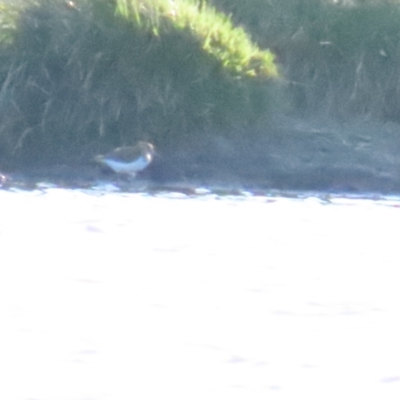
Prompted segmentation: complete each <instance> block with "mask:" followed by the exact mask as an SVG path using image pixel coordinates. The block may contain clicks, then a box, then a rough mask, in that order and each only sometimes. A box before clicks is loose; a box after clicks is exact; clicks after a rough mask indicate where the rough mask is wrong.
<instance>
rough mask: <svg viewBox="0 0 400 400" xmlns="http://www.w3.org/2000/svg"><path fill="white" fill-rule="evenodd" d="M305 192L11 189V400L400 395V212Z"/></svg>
mask: <svg viewBox="0 0 400 400" xmlns="http://www.w3.org/2000/svg"><path fill="white" fill-rule="evenodd" d="M200 193H203V192H201V191H200ZM303 197H304V198H298V197H297V198H284V197H279V196H275V197H268V196H251V195H243V196H217V195H214V194H212V193H208V192H207V191H204V194H203V195H197V196H192V197H190V196H185V195H184V194H182V193H171V192H170V193H160V194H154V195H148V194H140V193H139V194H123V193H109V192H108V193H106V192H105V191H103V190H101V189H99V190H92V191H87V192H85V191H82V190H81V191H74V190H63V189H56V188H55V189H45V190H42V191H38V190H36V191H30V192H28V191H26V192H23V191H12V190H10V191H0V204H1V208H2V213H1V223H0V243H1V250H0V256H1V261H0V262H1V268H0V318H1V321H2V329H1V338H2V340H1V343H0V355H1V356H0V370H1V376H2V379H1V381H2V383H1V385H0V398H1V399H7V400H50V399H51V400H92V399H93V400H106V399H107V400H108V399H110V400H111V399H112V400H127V399H133V398H139V399H162V398H174V399H185V400H186V399H218V400H219V399H230V400H231V399H246V400H248V399H266V398H268V399H295V398H297V399H299V398H306V399H315V400H317V399H318V400H320V399H340V398H346V399H350V398H354V399H355V398H360V399H361V398H362V399H378V398H381V399H386V400H387V399H396V400H397V399H398V398H399V396H400V346H399V337H400V325H399V323H398V321H399V316H400V315H399V314H400V313H399V300H400V292H399V288H398V286H399V284H398V282H399V279H398V276H399V272H398V270H399V265H400V262H399V261H400V260H399V258H400V257H399V252H398V237H397V234H396V232H397V229H398V226H400V210H399V208H400V200H399V199H376V200H371V199H354V198H353V199H352V198H343V197H342V198H341V197H330V198H329V197H327V196H325V198H318V197H311V196H303Z"/></svg>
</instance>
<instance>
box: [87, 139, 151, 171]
mask: <svg viewBox="0 0 400 400" xmlns="http://www.w3.org/2000/svg"><path fill="white" fill-rule="evenodd" d="M154 154H155V150H154V146H153V145H152V144H151V143H148V142H138V143H137V145H136V146H123V147H118V148H116V149H114V150H112V151H111V152H110V153H107V154H105V155H98V156H96V157H95V159H94V160H95V161H96V162H98V163H101V164H103V165H106V166H107V167H109V168H111V169H112V170H113V171H114V172H116V173H119V174H126V175H130V176H136V173H137V172H140V171H142V170H144V169H145V168H146V167H147V166H148V165H149V164H150V163H151V162H152V160H153V157H154Z"/></svg>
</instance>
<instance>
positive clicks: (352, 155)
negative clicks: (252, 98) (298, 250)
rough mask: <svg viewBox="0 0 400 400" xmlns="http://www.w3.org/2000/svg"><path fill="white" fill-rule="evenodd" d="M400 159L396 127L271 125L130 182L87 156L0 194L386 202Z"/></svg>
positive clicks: (163, 163) (169, 159)
mask: <svg viewBox="0 0 400 400" xmlns="http://www.w3.org/2000/svg"><path fill="white" fill-rule="evenodd" d="M250 137H251V138H250ZM399 154H400V127H399V126H398V125H396V124H382V123H373V122H371V121H361V122H360V121H357V122H352V123H346V124H337V123H332V122H331V123H327V122H321V121H318V122H316V121H311V122H310V121H308V122H304V121H299V120H297V121H293V120H288V119H286V120H285V122H280V123H274V125H273V126H272V127H271V129H270V131H269V132H267V133H265V132H264V133H262V132H259V133H258V134H257V133H254V132H253V133H252V134H251V135H249V137H248V138H246V139H234V140H232V139H227V138H223V137H222V136H218V135H215V136H212V137H211V136H210V137H209V138H203V139H202V140H197V141H196V142H195V141H193V142H192V143H187V144H186V145H184V146H174V147H172V146H171V147H170V148H169V149H162V151H161V152H160V154H159V155H158V157H156V158H155V160H154V162H153V164H151V165H150V166H149V167H148V169H147V170H145V171H143V172H142V173H141V174H140V175H139V176H138V178H137V179H136V180H135V181H131V182H129V180H127V179H125V178H124V177H120V176H118V175H116V174H113V173H111V172H109V171H105V170H102V169H101V168H99V166H98V165H96V164H95V163H93V162H92V161H91V157H89V156H88V157H86V158H85V157H83V158H82V159H79V160H74V161H73V162H63V163H61V164H53V165H48V166H41V167H38V166H30V167H18V166H14V167H13V168H9V169H8V171H5V170H3V172H2V173H3V175H5V176H6V181H5V182H3V187H12V186H24V185H25V186H27V187H29V186H31V187H35V185H36V183H37V182H43V181H46V182H50V183H53V184H55V185H60V186H66V187H78V188H79V187H90V186H92V185H94V184H96V182H98V181H109V182H113V183H116V184H117V185H118V184H121V185H122V187H128V186H129V185H130V187H132V188H133V190H134V188H135V187H136V186H138V187H143V185H144V183H146V182H147V185H150V186H152V185H153V186H154V185H155V186H157V185H158V186H162V185H166V186H168V185H175V186H179V185H180V186H182V187H188V186H190V187H192V186H204V187H209V188H213V187H223V186H226V187H229V188H237V189H249V190H257V189H262V190H271V189H277V190H304V191H307V190H312V191H324V192H354V193H362V192H379V193H382V194H390V193H400V160H399V157H398V155H399ZM88 160H89V161H88ZM127 185H128V186H127Z"/></svg>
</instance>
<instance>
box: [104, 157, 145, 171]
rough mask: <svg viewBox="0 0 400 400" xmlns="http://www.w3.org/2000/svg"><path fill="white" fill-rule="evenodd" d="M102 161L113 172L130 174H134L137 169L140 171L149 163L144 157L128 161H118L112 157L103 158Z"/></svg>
mask: <svg viewBox="0 0 400 400" xmlns="http://www.w3.org/2000/svg"><path fill="white" fill-rule="evenodd" d="M102 161H103V163H104V164H106V165H108V166H109V167H110V168H111V169H112V170H114V171H115V172H119V173H122V174H131V175H134V174H135V173H136V172H138V171H142V170H143V169H145V168H146V167H147V166H148V165H149V161H148V160H147V159H146V158H145V157H139V158H138V159H137V160H135V161H133V162H130V163H126V162H120V161H116V160H112V159H103V160H102Z"/></svg>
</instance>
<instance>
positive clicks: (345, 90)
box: [212, 0, 400, 123]
mask: <svg viewBox="0 0 400 400" xmlns="http://www.w3.org/2000/svg"><path fill="white" fill-rule="evenodd" d="M212 3H213V4H214V5H215V6H216V7H217V8H218V9H220V10H222V11H223V12H225V13H231V14H232V16H233V21H234V23H235V24H240V25H243V26H245V28H246V30H247V31H248V32H249V33H250V34H251V36H252V38H253V40H254V41H255V42H256V43H258V44H259V45H260V46H261V47H265V48H270V49H272V50H273V51H274V53H275V54H276V55H277V62H278V63H279V64H280V65H281V71H282V74H283V75H284V79H285V80H286V82H287V91H286V94H287V96H288V103H290V105H291V109H292V111H293V112H294V113H297V114H300V115H302V116H315V115H320V116H323V117H328V116H329V117H332V118H336V119H340V120H348V119H353V118H373V119H377V120H381V121H393V122H397V123H398V122H400V114H399V113H398V109H399V106H400V85H399V84H398V79H397V77H398V76H399V74H400V47H399V46H398V43H399V40H400V2H399V1H398V0H351V1H350V0H342V1H340V0H338V1H334V0H286V1H281V0H269V1H265V0H252V1H250V2H243V1H240V0H212Z"/></svg>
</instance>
